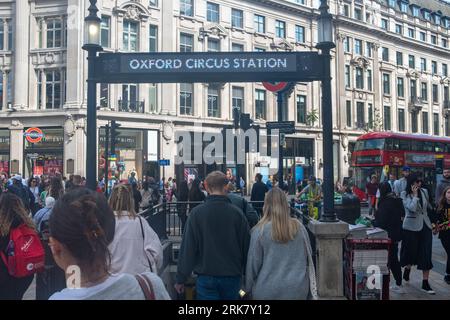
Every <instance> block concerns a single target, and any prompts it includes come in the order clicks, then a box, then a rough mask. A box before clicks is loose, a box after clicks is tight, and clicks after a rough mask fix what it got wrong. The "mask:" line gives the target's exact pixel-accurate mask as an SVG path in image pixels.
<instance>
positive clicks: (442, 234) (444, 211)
mask: <svg viewBox="0 0 450 320" xmlns="http://www.w3.org/2000/svg"><path fill="white" fill-rule="evenodd" d="M437 213H438V219H437V222H436V225H435V226H434V228H433V233H435V234H436V233H438V232H439V239H441V242H442V246H443V247H444V249H445V252H446V253H447V267H446V270H445V273H446V275H445V277H444V281H445V282H446V283H447V284H449V285H450V187H447V188H446V189H445V190H444V192H443V193H442V197H441V198H440V199H439V204H438V208H437Z"/></svg>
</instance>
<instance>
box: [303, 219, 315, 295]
mask: <svg viewBox="0 0 450 320" xmlns="http://www.w3.org/2000/svg"><path fill="white" fill-rule="evenodd" d="M300 232H301V233H302V236H303V241H304V243H305V247H306V252H307V254H308V277H309V290H310V293H311V297H312V300H318V295H317V281H316V270H315V268H314V260H313V258H312V250H311V244H310V243H309V239H308V231H307V230H306V228H305V227H304V226H303V225H302V224H301V223H300Z"/></svg>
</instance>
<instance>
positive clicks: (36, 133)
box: [24, 128, 44, 143]
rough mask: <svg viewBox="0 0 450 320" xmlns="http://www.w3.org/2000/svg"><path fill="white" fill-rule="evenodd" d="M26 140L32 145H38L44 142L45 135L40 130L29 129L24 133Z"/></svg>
mask: <svg viewBox="0 0 450 320" xmlns="http://www.w3.org/2000/svg"><path fill="white" fill-rule="evenodd" d="M24 136H25V139H27V141H28V142H30V143H38V142H41V141H42V138H43V137H44V133H43V132H42V130H41V129H39V128H28V129H27V130H26V131H25V133H24Z"/></svg>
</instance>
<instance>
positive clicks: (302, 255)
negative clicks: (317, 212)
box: [245, 188, 317, 300]
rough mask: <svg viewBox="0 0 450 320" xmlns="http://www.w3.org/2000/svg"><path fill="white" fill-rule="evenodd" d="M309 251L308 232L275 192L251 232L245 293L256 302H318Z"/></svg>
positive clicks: (268, 196) (280, 195) (270, 195)
mask: <svg viewBox="0 0 450 320" xmlns="http://www.w3.org/2000/svg"><path fill="white" fill-rule="evenodd" d="M308 251H309V253H311V248H310V244H309V239H308V235H307V233H306V229H305V228H304V227H303V225H302V224H301V223H300V222H299V221H298V220H297V219H295V218H291V216H290V210H289V205H288V200H287V198H286V195H285V194H284V192H283V191H281V190H280V189H279V188H273V189H272V190H271V191H270V192H268V193H267V195H266V198H265V200H264V208H263V217H262V219H261V220H260V221H259V223H258V224H257V225H256V226H255V227H254V228H253V229H252V232H251V240H250V248H249V252H248V258H247V269H246V275H245V291H246V292H247V293H250V294H251V297H252V299H255V300H275V299H282V300H288V299H289V300H293V299H297V300H306V299H310V298H313V299H315V298H316V295H317V294H316V288H315V274H314V267H313V268H308V265H312V261H310V259H309V258H308V257H310V255H308ZM310 280H312V285H311V284H310Z"/></svg>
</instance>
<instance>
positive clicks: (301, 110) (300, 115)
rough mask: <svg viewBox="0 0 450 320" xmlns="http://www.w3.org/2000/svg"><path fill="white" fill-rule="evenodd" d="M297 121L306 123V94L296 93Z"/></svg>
mask: <svg viewBox="0 0 450 320" xmlns="http://www.w3.org/2000/svg"><path fill="white" fill-rule="evenodd" d="M297 122H298V123H304V124H306V96H302V95H297Z"/></svg>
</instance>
